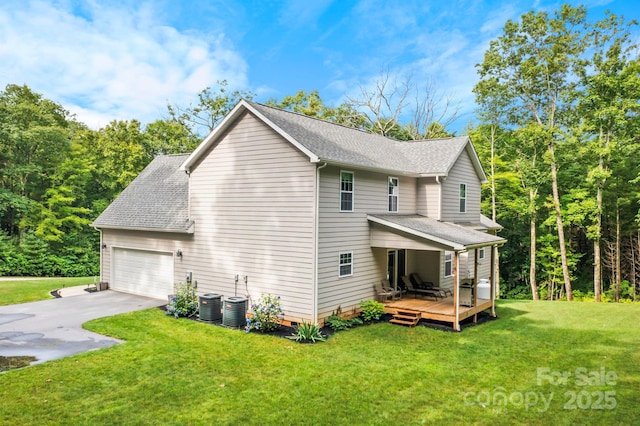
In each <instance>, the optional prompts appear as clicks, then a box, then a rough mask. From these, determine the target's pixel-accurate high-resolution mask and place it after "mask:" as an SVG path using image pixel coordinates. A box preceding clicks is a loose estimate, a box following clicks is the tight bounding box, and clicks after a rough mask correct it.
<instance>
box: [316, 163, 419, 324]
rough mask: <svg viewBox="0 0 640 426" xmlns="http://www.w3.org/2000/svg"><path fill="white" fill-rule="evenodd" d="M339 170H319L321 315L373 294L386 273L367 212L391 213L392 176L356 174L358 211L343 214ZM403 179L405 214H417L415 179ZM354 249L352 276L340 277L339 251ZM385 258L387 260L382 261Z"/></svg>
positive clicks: (402, 209)
mask: <svg viewBox="0 0 640 426" xmlns="http://www.w3.org/2000/svg"><path fill="white" fill-rule="evenodd" d="M341 170H342V169H340V168H339V167H333V166H328V167H326V168H323V169H321V170H320V200H319V201H320V207H319V209H320V210H319V236H318V238H319V241H318V317H319V319H322V318H324V317H326V316H328V315H330V314H331V312H332V311H334V310H335V309H336V308H337V307H338V306H340V307H341V308H342V309H343V310H345V311H347V310H349V309H351V308H352V307H354V306H358V304H359V302H360V301H361V300H366V299H371V298H373V297H374V295H375V294H374V290H373V285H374V283H375V282H376V281H378V280H380V279H382V278H384V276H385V274H386V251H385V252H384V256H383V255H382V254H380V253H381V252H378V255H377V257H376V253H375V252H374V250H372V248H371V243H370V234H369V222H368V220H367V214H368V213H387V211H388V202H389V199H388V178H389V175H387V174H383V173H374V172H370V171H363V170H357V169H356V170H352V169H350V170H349V171H353V173H354V197H353V199H354V210H353V212H340V171H341ZM397 177H398V178H399V196H398V202H399V208H398V213H400V214H413V213H415V208H416V207H415V206H416V179H414V178H408V177H402V176H397ZM345 251H352V252H353V275H352V276H349V277H342V278H340V277H339V276H338V259H339V254H340V252H345ZM381 260H382V261H381Z"/></svg>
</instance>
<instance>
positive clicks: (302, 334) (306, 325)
mask: <svg viewBox="0 0 640 426" xmlns="http://www.w3.org/2000/svg"><path fill="white" fill-rule="evenodd" d="M288 337H289V338H290V339H293V340H295V341H296V342H313V343H315V342H323V341H324V340H325V337H324V335H323V334H322V332H321V331H320V326H318V325H317V324H312V323H310V322H306V321H302V324H298V327H297V328H296V332H295V334H294V335H293V336H288Z"/></svg>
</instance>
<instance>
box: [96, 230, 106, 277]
mask: <svg viewBox="0 0 640 426" xmlns="http://www.w3.org/2000/svg"><path fill="white" fill-rule="evenodd" d="M95 229H96V230H97V231H98V232H99V233H100V282H103V281H104V277H103V276H102V265H103V263H102V253H103V252H104V249H103V248H102V245H103V244H104V243H103V242H102V229H98V228H95Z"/></svg>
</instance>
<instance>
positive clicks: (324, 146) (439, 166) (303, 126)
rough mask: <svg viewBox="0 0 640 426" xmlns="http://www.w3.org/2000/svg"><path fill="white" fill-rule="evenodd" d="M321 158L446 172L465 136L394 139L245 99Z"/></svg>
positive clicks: (412, 171) (430, 172)
mask: <svg viewBox="0 0 640 426" xmlns="http://www.w3.org/2000/svg"><path fill="white" fill-rule="evenodd" d="M247 103H248V104H249V105H250V106H251V107H252V108H253V109H255V110H256V111H257V112H259V113H260V114H261V115H263V116H264V117H265V118H267V119H268V120H269V121H270V122H272V123H273V124H274V125H276V126H277V127H279V128H280V129H282V130H283V131H284V132H286V133H287V134H288V135H290V136H291V137H292V138H294V139H295V140H296V141H297V142H298V143H300V144H301V145H303V146H304V147H305V148H307V149H308V150H309V151H311V152H313V153H314V154H315V155H317V156H318V157H319V158H320V160H321V161H328V162H332V163H341V164H346V165H353V166H360V167H366V168H372V169H378V170H389V171H398V172H402V173H408V174H416V175H428V176H435V175H446V174H447V173H448V171H449V169H450V168H451V167H452V166H453V163H454V162H455V161H456V159H457V158H458V156H459V155H460V153H461V152H462V150H463V149H465V148H466V147H467V144H468V142H469V139H468V137H466V136H463V137H455V138H444V139H430V140H423V141H397V140H394V139H389V138H387V137H384V136H381V135H377V134H371V133H367V132H363V131H360V130H356V129H351V128H348V127H344V126H341V125H338V124H334V123H330V122H327V121H323V120H319V119H315V118H311V117H307V116H304V115H301V114H295V113H292V112H288V111H283V110H280V109H277V108H272V107H269V106H266V105H261V104H258V103H255V102H247Z"/></svg>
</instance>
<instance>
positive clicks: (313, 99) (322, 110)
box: [266, 90, 366, 130]
mask: <svg viewBox="0 0 640 426" xmlns="http://www.w3.org/2000/svg"><path fill="white" fill-rule="evenodd" d="M266 104H267V105H269V106H273V107H275V108H280V109H284V110H286V111H291V112H295V113H298V114H302V115H306V116H308V117H316V118H319V119H321V120H326V121H330V122H332V123H336V124H340V125H343V126H346V127H351V128H354V129H361V130H364V129H365V125H366V118H365V116H364V115H363V114H361V113H360V112H358V111H357V110H356V108H355V106H354V105H352V104H350V103H349V102H344V103H342V104H341V105H339V106H337V107H331V106H328V105H326V104H325V103H324V101H323V100H322V98H321V97H320V94H319V93H318V91H317V90H312V91H311V92H305V91H304V90H300V91H298V92H297V93H296V94H295V95H293V96H292V95H287V96H285V97H284V98H282V100H280V101H278V100H277V99H273V98H272V99H269V100H268V101H267V102H266Z"/></svg>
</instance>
